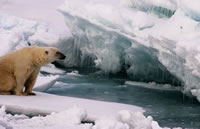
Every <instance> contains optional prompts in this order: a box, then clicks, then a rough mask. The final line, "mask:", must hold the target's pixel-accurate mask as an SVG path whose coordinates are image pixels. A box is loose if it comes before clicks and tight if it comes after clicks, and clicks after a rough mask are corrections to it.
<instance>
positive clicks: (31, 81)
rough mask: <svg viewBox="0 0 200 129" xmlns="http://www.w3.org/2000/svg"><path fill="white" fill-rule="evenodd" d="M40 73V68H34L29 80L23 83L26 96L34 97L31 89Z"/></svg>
mask: <svg viewBox="0 0 200 129" xmlns="http://www.w3.org/2000/svg"><path fill="white" fill-rule="evenodd" d="M39 72H40V67H38V68H36V69H35V70H34V71H33V72H32V73H31V75H30V76H29V78H28V79H27V80H26V82H25V93H26V94H27V95H36V94H35V93H34V92H32V89H33V87H34V85H35V82H36V79H37V76H38V74H39Z"/></svg>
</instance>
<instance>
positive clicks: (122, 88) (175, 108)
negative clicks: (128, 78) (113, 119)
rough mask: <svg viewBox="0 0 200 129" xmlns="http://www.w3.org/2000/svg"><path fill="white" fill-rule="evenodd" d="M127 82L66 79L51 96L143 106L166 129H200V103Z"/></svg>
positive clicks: (64, 78)
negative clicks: (179, 128)
mask: <svg viewBox="0 0 200 129" xmlns="http://www.w3.org/2000/svg"><path fill="white" fill-rule="evenodd" d="M124 81H125V80H119V79H109V78H103V77H98V76H86V75H84V76H71V75H68V76H65V77H62V78H60V79H59V82H58V83H56V84H55V85H54V86H53V87H52V88H51V89H49V90H48V91H47V93H52V94H57V95H62V96H73V97H80V98H87V99H94V100H101V101H110V102H119V103H125V104H133V105H137V106H141V107H143V108H144V109H145V110H146V113H145V115H146V116H147V115H151V116H153V119H154V120H156V121H158V123H159V125H160V126H162V127H183V128H200V103H198V102H197V101H196V100H193V99H189V98H187V97H185V96H183V94H182V93H180V92H178V91H162V90H153V89H146V88H142V87H135V86H130V85H125V84H124Z"/></svg>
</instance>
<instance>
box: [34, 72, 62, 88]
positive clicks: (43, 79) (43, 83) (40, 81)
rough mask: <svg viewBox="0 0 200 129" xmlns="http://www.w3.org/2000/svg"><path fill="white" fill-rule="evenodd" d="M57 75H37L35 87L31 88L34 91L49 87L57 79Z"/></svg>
mask: <svg viewBox="0 0 200 129" xmlns="http://www.w3.org/2000/svg"><path fill="white" fill-rule="evenodd" d="M58 77H59V76H58V75H46V76H44V75H41V74H40V75H39V76H38V78H37V80H36V84H35V87H34V88H33V90H35V91H46V90H48V89H49V88H51V87H52V86H53V85H54V84H55V83H56V80H57V79H58Z"/></svg>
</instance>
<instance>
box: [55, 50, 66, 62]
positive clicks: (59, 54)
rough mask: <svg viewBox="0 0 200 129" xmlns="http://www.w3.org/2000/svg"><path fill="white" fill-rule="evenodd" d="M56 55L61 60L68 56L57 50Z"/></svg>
mask: <svg viewBox="0 0 200 129" xmlns="http://www.w3.org/2000/svg"><path fill="white" fill-rule="evenodd" d="M56 55H57V56H58V57H59V59H60V60H64V59H65V58H66V56H65V55H64V54H62V53H61V52H56Z"/></svg>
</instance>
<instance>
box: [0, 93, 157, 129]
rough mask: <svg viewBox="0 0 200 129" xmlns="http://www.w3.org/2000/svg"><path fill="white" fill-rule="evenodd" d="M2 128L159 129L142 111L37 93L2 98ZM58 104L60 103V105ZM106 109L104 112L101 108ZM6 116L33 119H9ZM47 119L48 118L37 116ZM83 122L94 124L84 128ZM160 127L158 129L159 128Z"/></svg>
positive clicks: (121, 105)
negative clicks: (92, 122)
mask: <svg viewBox="0 0 200 129" xmlns="http://www.w3.org/2000/svg"><path fill="white" fill-rule="evenodd" d="M0 98H1V100H0V103H1V105H4V106H3V107H1V109H0V121H1V122H2V123H4V124H1V123H0V125H1V126H3V127H5V126H8V127H9V126H10V127H13V128H17V129H18V128H19V129H20V128H32V129H34V128H37V129H38V128H47V129H52V128H70V129H73V128H76V129H79V128H80V129H82V128H85V129H141V128H146V129H147V128H150V129H151V128H152V129H159V128H160V127H159V125H158V124H157V123H156V122H155V121H153V119H152V117H150V116H148V117H145V116H144V115H143V113H142V112H144V110H143V109H142V108H140V107H136V106H131V105H126V104H119V103H110V102H101V101H94V100H87V99H80V98H72V97H62V96H55V95H50V94H45V93H40V92H37V95H36V96H27V97H24V96H0ZM58 100H59V101H58ZM102 106H103V108H102ZM5 110H6V111H7V112H12V113H18V114H25V115H32V116H34V117H32V118H29V117H27V116H24V115H10V114H9V113H6V112H5ZM38 115H46V116H38ZM81 121H94V122H95V125H92V124H81ZM158 127H159V128H158Z"/></svg>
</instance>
